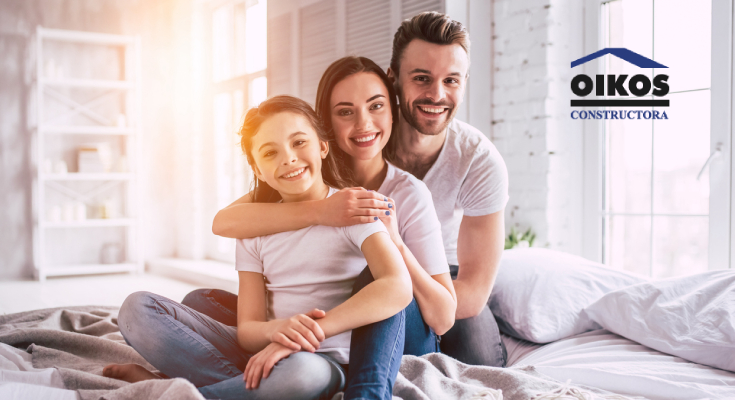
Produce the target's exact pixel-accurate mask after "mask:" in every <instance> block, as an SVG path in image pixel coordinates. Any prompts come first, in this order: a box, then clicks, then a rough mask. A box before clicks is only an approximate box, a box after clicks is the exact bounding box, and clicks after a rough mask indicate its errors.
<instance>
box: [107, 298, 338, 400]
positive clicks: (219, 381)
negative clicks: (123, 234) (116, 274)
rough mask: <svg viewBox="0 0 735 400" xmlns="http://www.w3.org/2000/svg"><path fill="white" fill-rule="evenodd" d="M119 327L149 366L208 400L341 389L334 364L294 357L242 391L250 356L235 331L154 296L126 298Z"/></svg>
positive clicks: (318, 357)
mask: <svg viewBox="0 0 735 400" xmlns="http://www.w3.org/2000/svg"><path fill="white" fill-rule="evenodd" d="M118 325H119V326H120V331H121V332H122V334H123V337H124V338H125V340H126V341H127V342H128V344H129V345H131V346H132V347H133V348H134V349H135V350H137V351H138V352H139V353H140V354H141V355H142V356H143V357H144V358H145V359H146V360H147V361H148V362H149V363H150V364H151V365H153V366H154V367H155V368H157V369H158V370H159V371H161V372H162V373H164V374H166V375H168V376H169V377H177V378H185V379H187V380H188V381H190V382H191V383H193V384H194V385H195V386H196V387H197V388H199V392H200V393H201V394H202V395H203V396H204V397H205V398H208V399H304V400H306V399H331V398H332V396H333V395H334V394H335V393H337V392H338V391H340V390H342V387H343V386H344V384H345V372H344V370H343V368H342V367H341V366H340V365H339V364H338V363H337V361H335V360H334V359H332V358H331V357H329V356H327V355H323V354H318V353H317V354H312V353H308V352H298V353H294V354H292V355H290V356H289V357H288V358H285V359H283V360H281V361H279V362H278V364H277V365H276V366H275V367H274V368H273V371H272V372H271V374H270V376H269V377H268V378H267V379H263V380H261V382H260V386H259V387H258V388H257V389H255V390H246V389H245V382H244V381H243V371H244V370H245V366H246V365H247V362H248V360H249V359H250V357H251V356H252V354H249V353H247V352H245V351H244V350H242V349H241V348H240V346H239V345H238V343H237V329H236V328H235V327H233V326H227V325H226V324H223V323H221V322H218V321H216V320H214V319H213V318H211V317H208V316H206V315H204V314H202V313H200V312H198V311H195V310H193V309H191V308H189V307H187V306H184V305H182V304H179V303H177V302H175V301H173V300H170V299H167V298H165V297H163V296H159V295H156V294H153V293H148V292H137V293H133V294H131V295H130V296H128V298H127V299H125V302H124V303H123V305H122V308H121V309H120V313H119V315H118Z"/></svg>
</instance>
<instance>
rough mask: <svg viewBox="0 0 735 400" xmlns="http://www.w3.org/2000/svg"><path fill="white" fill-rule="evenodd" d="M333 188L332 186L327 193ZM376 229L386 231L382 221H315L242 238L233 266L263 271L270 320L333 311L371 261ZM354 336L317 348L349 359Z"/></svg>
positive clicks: (333, 339) (340, 336)
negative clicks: (368, 250) (367, 248)
mask: <svg viewBox="0 0 735 400" xmlns="http://www.w3.org/2000/svg"><path fill="white" fill-rule="evenodd" d="M335 192H336V189H332V188H330V190H329V195H328V196H331V195H332V194H334V193H335ZM377 232H385V233H386V234H387V232H388V231H387V230H386V228H385V225H383V224H382V223H381V222H380V221H376V222H375V223H370V224H360V225H353V226H347V227H331V226H322V225H314V226H310V227H308V228H303V229H299V230H296V231H290V232H281V233H276V234H273V235H268V236H261V237H256V238H252V239H239V240H237V249H236V257H235V258H236V262H235V267H236V269H237V270H238V271H250V272H257V273H260V274H263V277H264V278H265V287H266V290H267V319H268V321H271V320H273V319H282V318H290V317H292V316H294V315H296V314H305V313H307V312H309V311H311V310H312V309H314V308H319V309H321V310H325V311H329V310H331V309H333V308H334V307H336V306H338V305H340V304H342V303H344V302H345V301H346V300H347V299H348V298H350V295H351V294H352V286H353V285H354V283H355V279H356V278H357V277H358V275H360V272H362V270H363V269H364V268H365V267H366V266H367V262H366V261H365V257H364V256H363V254H362V251H361V250H360V249H361V247H362V243H363V241H365V239H367V238H368V237H369V236H371V235H373V234H375V233H377ZM350 338H351V332H349V331H348V332H344V333H340V334H338V335H335V336H332V337H330V338H327V339H326V340H324V341H323V342H322V343H321V345H320V347H319V350H317V351H318V352H321V353H326V354H327V355H329V356H331V357H333V358H334V359H336V360H337V361H338V362H339V363H342V364H347V363H348V362H349V357H350Z"/></svg>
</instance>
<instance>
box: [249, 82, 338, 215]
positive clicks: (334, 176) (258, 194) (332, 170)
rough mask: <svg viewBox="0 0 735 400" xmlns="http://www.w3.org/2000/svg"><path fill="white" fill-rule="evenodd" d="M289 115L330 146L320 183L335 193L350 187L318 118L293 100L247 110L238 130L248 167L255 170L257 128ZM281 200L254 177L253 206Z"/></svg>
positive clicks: (278, 100)
mask: <svg viewBox="0 0 735 400" xmlns="http://www.w3.org/2000/svg"><path fill="white" fill-rule="evenodd" d="M282 112H292V113H296V114H299V115H302V116H303V117H304V118H306V120H307V121H309V123H310V124H311V126H312V128H314V131H315V132H316V135H317V136H318V137H319V140H320V141H323V142H327V143H328V144H329V153H327V157H326V158H325V159H324V160H323V161H322V179H324V182H325V183H326V184H327V185H329V186H331V187H333V188H336V189H342V188H345V187H349V186H351V185H350V184H349V181H348V180H346V179H345V178H344V177H343V176H342V171H343V170H344V167H343V166H341V165H340V164H339V161H338V160H337V159H336V158H335V156H334V149H335V148H337V145H336V143H334V141H333V140H329V138H328V136H327V134H326V132H325V130H324V127H323V126H322V123H321V121H320V120H319V117H317V115H316V113H315V112H314V110H313V109H312V108H311V106H310V105H309V104H308V103H306V102H305V101H303V100H301V99H298V98H296V97H292V96H275V97H271V98H270V99H268V100H266V101H264V102H262V103H260V105H259V106H258V107H253V108H251V109H250V110H248V113H247V114H246V115H245V122H243V124H242V128H240V132H239V134H240V147H242V152H243V153H244V154H245V157H247V160H248V163H249V164H250V166H251V167H252V168H254V167H255V159H254V158H253V153H252V150H253V136H255V135H256V134H257V133H258V130H259V129H260V126H261V125H262V124H263V122H265V121H266V120H267V119H268V118H270V117H272V116H274V115H276V114H279V113H282ZM278 200H281V195H280V193H278V191H277V190H275V189H273V188H272V187H270V185H268V184H267V183H265V182H264V181H261V180H260V179H258V177H257V176H254V179H253V202H256V203H273V202H276V201H278Z"/></svg>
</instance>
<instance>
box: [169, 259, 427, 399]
mask: <svg viewBox="0 0 735 400" xmlns="http://www.w3.org/2000/svg"><path fill="white" fill-rule="evenodd" d="M372 281H373V276H372V274H371V273H370V269H368V268H365V269H364V270H363V271H362V273H361V274H360V276H359V277H358V278H357V280H356V281H355V284H354V288H353V291H352V294H353V295H354V294H355V293H357V292H358V291H360V290H361V289H362V288H363V287H365V286H366V285H367V284H368V283H370V282H372ZM182 303H183V304H185V305H187V306H189V307H191V308H192V309H195V310H197V311H199V312H201V313H203V314H206V315H208V316H210V317H212V318H213V319H214V320H216V321H219V322H221V323H223V324H226V325H229V324H232V325H233V326H234V325H235V324H236V323H237V295H234V294H232V293H229V292H227V291H224V290H218V289H198V290H194V291H192V292H191V293H189V294H187V295H186V297H184V300H183V301H182ZM416 315H418V318H419V319H420V323H421V327H420V328H421V329H418V328H419V326H418V324H417V323H416ZM409 316H410V318H411V320H412V323H409ZM409 326H410V327H411V329H412V330H416V331H417V332H430V333H431V334H432V335H433V331H431V330H430V328H428V326H426V324H424V323H423V319H421V313H420V312H419V311H418V306H417V305H416V301H415V300H414V301H413V302H412V303H411V305H409V306H408V307H407V308H406V309H405V310H404V311H402V312H400V313H398V314H396V315H395V316H393V317H390V318H388V319H385V320H383V321H379V322H375V323H372V324H369V325H365V326H362V327H359V328H356V329H353V330H352V341H351V344H350V364H349V368H348V373H347V385H346V388H345V393H344V394H345V395H344V399H345V400H347V399H381V400H383V399H391V398H392V397H393V383H395V380H396V377H397V376H398V369H399V368H400V366H401V356H402V355H403V354H414V353H405V352H404V342H406V343H407V342H408V340H407V338H406V336H405V333H406V332H407V331H406V329H407V328H409ZM416 336H417V337H418V335H416ZM412 348H413V349H414V351H417V352H421V351H423V349H425V348H429V349H431V350H430V351H426V352H422V353H421V354H426V353H427V352H433V351H436V349H437V340H436V335H433V336H430V337H425V338H422V340H417V341H416V343H415V345H414V346H413V347H412ZM421 354H416V355H421ZM268 379H270V378H268Z"/></svg>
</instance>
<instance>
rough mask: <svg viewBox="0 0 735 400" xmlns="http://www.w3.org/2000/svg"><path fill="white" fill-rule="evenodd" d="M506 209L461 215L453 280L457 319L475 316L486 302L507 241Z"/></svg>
mask: <svg viewBox="0 0 735 400" xmlns="http://www.w3.org/2000/svg"><path fill="white" fill-rule="evenodd" d="M504 211H505V210H500V211H498V212H496V213H494V214H490V215H483V216H479V217H468V216H465V217H463V218H462V223H461V224H460V226H459V237H458V238H457V261H458V262H459V273H458V275H457V279H456V280H454V290H455V291H456V292H457V314H456V319H464V318H470V317H474V316H476V315H478V314H480V312H481V311H482V309H483V307H485V306H486V305H487V300H488V299H489V298H490V292H491V291H492V288H493V284H494V283H495V277H496V275H497V273H498V265H499V263H500V256H501V255H502V254H503V247H504V245H505V239H504V236H505V219H504V215H503V213H504Z"/></svg>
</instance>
